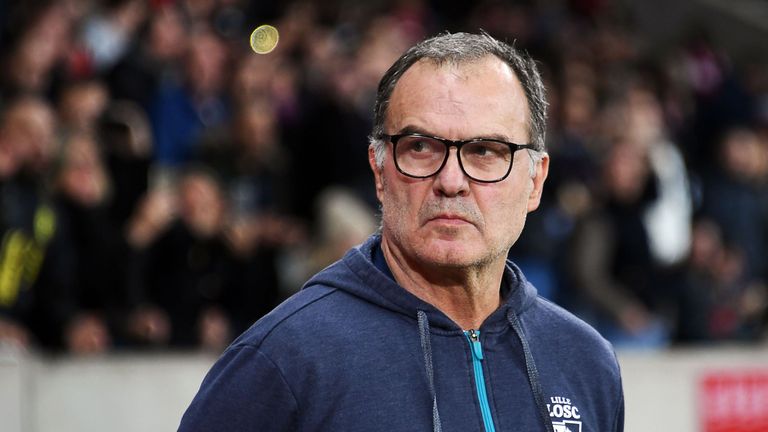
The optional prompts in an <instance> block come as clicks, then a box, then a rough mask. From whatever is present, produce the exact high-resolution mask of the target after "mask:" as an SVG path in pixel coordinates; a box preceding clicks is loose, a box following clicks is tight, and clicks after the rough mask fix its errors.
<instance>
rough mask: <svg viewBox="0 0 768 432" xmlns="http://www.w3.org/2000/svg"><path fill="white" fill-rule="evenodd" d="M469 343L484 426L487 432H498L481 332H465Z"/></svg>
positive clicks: (472, 330)
mask: <svg viewBox="0 0 768 432" xmlns="http://www.w3.org/2000/svg"><path fill="white" fill-rule="evenodd" d="M464 334H465V335H466V336H467V341H469V349H470V351H472V368H473V369H474V372H475V387H476V388H477V399H478V400H479V401H480V413H482V415H483V425H484V426H485V431H486V432H496V427H495V426H494V425H493V417H491V405H490V404H489V403H488V392H487V391H486V388H485V375H484V374H483V363H482V361H483V346H482V345H481V344H480V330H474V329H471V330H467V331H465V332H464Z"/></svg>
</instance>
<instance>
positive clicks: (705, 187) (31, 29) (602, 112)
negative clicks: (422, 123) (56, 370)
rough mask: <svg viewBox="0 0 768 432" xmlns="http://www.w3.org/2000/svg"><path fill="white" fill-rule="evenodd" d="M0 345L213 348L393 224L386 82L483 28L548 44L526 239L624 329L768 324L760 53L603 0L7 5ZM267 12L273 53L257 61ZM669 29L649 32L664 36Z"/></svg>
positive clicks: (537, 53)
mask: <svg viewBox="0 0 768 432" xmlns="http://www.w3.org/2000/svg"><path fill="white" fill-rule="evenodd" d="M0 17H1V19H2V22H0V47H2V49H0V65H1V67H0V233H2V234H1V235H2V244H1V245H0V344H15V345H19V346H22V347H31V348H33V349H46V350H53V351H67V352H72V353H98V352H107V351H114V350H124V349H131V350H134V349H168V348H172V349H205V350H212V351H218V350H221V349H222V348H223V347H225V346H226V345H227V344H228V343H229V342H230V341H231V340H232V338H233V337H235V336H236V335H237V334H239V333H240V332H242V331H243V330H245V329H246V328H247V327H248V326H249V325H250V324H251V323H253V322H254V321H255V320H257V319H258V318H259V317H260V316H262V315H263V314H264V313H266V312H267V311H269V310H270V309H271V308H272V307H274V306H275V305H276V304H277V303H278V302H279V301H280V300H281V299H283V298H285V297H286V296H287V295H290V294H291V293H292V292H295V291H296V290H297V289H299V288H300V286H301V284H302V283H303V281H305V280H306V278H307V277H308V276H310V275H311V274H313V273H314V272H315V271H317V270H319V269H321V268H322V267H324V266H326V265H327V264H329V263H330V262H332V261H334V260H335V259H337V258H338V257H340V255H341V254H343V253H344V251H346V250H347V249H348V248H349V247H351V246H353V245H355V244H357V243H359V242H361V241H362V240H363V239H364V238H366V237H367V236H368V235H369V234H370V233H372V232H373V231H375V229H376V227H377V223H378V222H377V219H376V212H377V203H376V198H375V195H374V187H373V181H372V176H371V174H370V172H369V168H368V162H367V135H368V133H369V132H370V128H371V119H372V105H373V100H374V97H375V91H376V85H377V83H378V80H379V78H380V77H381V75H382V74H383V73H384V71H385V70H386V68H388V67H389V65H390V64H391V63H392V62H393V61H394V60H395V59H396V58H397V57H398V56H399V55H400V54H401V53H402V52H403V51H404V50H405V49H406V48H407V47H408V46H410V45H411V44H413V43H415V42H416V41H419V40H421V39H423V38H424V37H426V36H429V35H432V34H435V33H437V32H440V31H444V30H450V31H477V30H478V29H484V30H485V31H487V32H489V33H490V34H492V35H494V36H496V37H498V38H501V39H506V40H508V41H515V45H516V46H517V47H518V48H521V49H524V50H526V51H528V52H529V53H531V55H532V56H534V57H535V58H536V59H538V60H539V61H540V62H541V66H542V69H543V73H544V76H545V80H546V82H547V87H548V97H549V101H550V107H549V131H548V136H547V137H548V138H547V140H548V143H547V145H548V151H549V152H550V155H551V157H552V163H551V169H550V177H549V179H548V182H547V187H546V188H545V197H544V200H543V203H542V207H541V208H540V209H539V210H537V211H536V212H535V213H534V214H532V215H531V216H530V217H529V219H528V225H527V228H526V230H525V231H524V233H523V236H522V237H521V239H520V241H519V242H518V244H517V245H515V247H514V248H513V250H512V251H511V253H510V255H511V256H510V257H511V258H512V259H513V260H514V261H515V262H517V263H518V264H519V265H520V266H521V267H522V268H523V270H524V272H525V273H526V274H527V275H529V277H530V279H531V280H532V281H533V282H534V284H535V285H536V286H537V288H538V289H539V291H540V293H541V294H542V295H544V296H546V297H548V298H550V299H552V300H553V301H555V302H557V303H559V304H561V305H563V306H565V307H567V308H569V309H570V310H572V311H574V312H576V313H577V314H579V315H580V316H581V317H583V318H584V319H585V320H587V321H589V322H590V323H592V324H593V325H595V326H596V327H597V328H598V329H599V330H600V331H601V332H602V333H603V334H604V335H605V336H606V337H608V338H609V339H610V340H611V341H612V342H614V343H615V344H616V346H618V347H646V348H660V347H666V346H670V345H673V344H684V343H722V342H727V341H730V342H734V341H739V342H747V341H748V342H753V343H760V342H762V341H765V340H766V324H767V322H768V313H767V312H766V311H767V306H768V288H767V286H766V281H768V266H767V265H766V260H765V258H764V257H765V255H766V252H767V250H766V249H768V73H767V72H768V70H767V68H766V63H765V59H760V58H759V57H758V56H754V57H749V58H746V59H735V58H732V56H729V55H728V53H726V52H724V51H723V50H721V49H720V48H719V47H718V44H717V43H715V42H714V41H712V40H711V39H710V38H709V37H708V35H707V33H706V32H705V31H703V30H700V29H696V28H695V27H693V26H691V27H689V28H686V30H685V31H681V32H680V35H679V38H678V39H677V40H676V41H675V42H674V43H672V44H669V45H668V46H666V47H665V49H663V50H658V49H650V48H651V47H649V46H648V45H647V42H646V40H645V39H644V38H643V34H641V33H640V32H638V31H636V29H635V27H634V25H633V17H632V14H631V13H630V11H628V10H626V9H625V8H622V7H621V2H617V1H610V0H570V1H565V0H563V1H552V0H527V1H519V2H518V1H515V2H508V1H496V0H483V1H477V2H461V1H458V0H443V1H436V0H435V1H428V0H399V1H370V2H357V1H345V0H334V1H322V2H320V1H316V2H313V1H302V0H295V1H283V2H256V1H244V0H102V1H98V0H34V1H25V2H10V1H0ZM263 23H269V24H271V25H274V26H275V27H276V28H277V29H278V30H279V31H280V39H279V44H278V46H277V48H276V49H275V50H274V51H273V52H271V53H269V54H266V55H257V54H255V53H254V52H252V51H251V50H250V48H249V43H248V42H249V35H250V32H251V31H252V30H253V29H254V28H255V27H256V26H258V25H259V24H263ZM654 48H655V47H654Z"/></svg>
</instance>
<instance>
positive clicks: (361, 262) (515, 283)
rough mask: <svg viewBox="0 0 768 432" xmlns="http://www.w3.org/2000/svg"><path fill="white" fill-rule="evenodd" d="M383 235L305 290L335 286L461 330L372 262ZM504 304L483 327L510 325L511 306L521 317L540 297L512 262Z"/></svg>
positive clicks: (448, 328)
mask: <svg viewBox="0 0 768 432" xmlns="http://www.w3.org/2000/svg"><path fill="white" fill-rule="evenodd" d="M380 246H381V236H380V235H379V234H374V235H372V236H371V237H369V238H368V240H366V242H365V243H363V244H361V245H360V246H358V247H356V248H353V249H351V250H350V251H349V252H347V254H346V255H345V256H344V257H343V258H342V259H341V260H340V261H338V262H336V263H335V264H333V265H331V266H330V267H328V268H326V269H325V270H323V271H322V272H320V273H318V274H317V275H315V276H314V277H313V278H312V279H310V280H309V281H307V283H306V284H305V285H304V288H303V289H308V288H311V287H312V286H313V285H325V286H329V287H334V288H337V289H340V290H342V291H345V292H347V293H349V294H352V295H354V296H356V297H359V298H361V299H363V300H365V301H367V302H370V303H373V304H375V305H377V306H380V307H382V308H385V309H388V310H391V311H393V312H396V313H399V314H402V315H405V316H407V317H409V318H410V319H413V320H416V319H417V312H418V311H424V312H425V313H426V314H427V315H428V317H429V322H430V325H431V327H433V328H436V329H442V330H445V331H461V328H460V327H459V326H458V325H457V324H456V323H455V322H453V321H452V320H451V319H450V318H448V316H446V315H445V314H444V313H443V312H441V311H440V310H439V309H437V308H436V307H434V306H432V305H431V304H429V303H427V302H425V301H423V300H421V299H419V298H418V297H416V296H415V295H413V294H411V293H410V292H408V291H407V290H405V289H404V288H403V287H401V286H400V285H398V284H397V282H395V281H394V280H393V279H392V278H391V277H390V276H389V275H387V274H385V273H384V272H382V271H381V270H380V269H379V268H378V267H376V265H375V264H374V262H373V256H374V252H375V251H376V250H377V249H378V253H381V249H380ZM501 293H502V296H503V297H504V302H503V304H502V305H501V306H500V307H499V309H497V310H496V311H495V312H493V313H492V314H491V315H490V316H489V317H488V318H487V319H486V320H485V322H484V323H483V325H482V326H481V329H483V330H493V329H497V328H500V327H501V326H503V327H508V326H509V322H508V321H507V318H506V315H507V313H508V311H509V309H512V310H513V311H514V314H515V315H517V316H519V315H520V314H521V313H522V312H523V311H525V310H526V309H527V308H528V307H530V306H531V305H532V304H533V303H534V301H535V300H536V297H537V292H536V288H534V287H533V286H532V285H531V284H530V283H528V281H527V280H526V279H525V277H524V276H523V274H522V272H521V271H520V269H519V268H518V267H517V266H516V265H515V264H513V263H512V262H511V261H507V266H506V268H505V271H504V276H503V279H502V286H501Z"/></svg>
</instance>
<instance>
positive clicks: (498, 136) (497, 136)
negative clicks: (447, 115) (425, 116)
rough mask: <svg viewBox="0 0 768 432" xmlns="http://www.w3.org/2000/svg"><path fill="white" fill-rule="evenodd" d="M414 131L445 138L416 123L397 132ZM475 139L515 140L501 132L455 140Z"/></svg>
mask: <svg viewBox="0 0 768 432" xmlns="http://www.w3.org/2000/svg"><path fill="white" fill-rule="evenodd" d="M412 133H416V134H421V135H427V136H432V137H438V138H444V137H441V136H439V135H436V134H434V133H432V132H430V131H428V130H426V129H424V128H422V127H419V126H416V125H405V126H403V127H402V128H400V130H399V131H398V132H397V134H398V135H402V134H412ZM475 139H489V140H497V141H504V142H513V141H512V140H510V139H509V137H508V136H506V135H504V134H499V133H492V134H488V135H480V136H476V137H472V138H466V139H461V140H454V141H469V140H475Z"/></svg>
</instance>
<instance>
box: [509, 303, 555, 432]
mask: <svg viewBox="0 0 768 432" xmlns="http://www.w3.org/2000/svg"><path fill="white" fill-rule="evenodd" d="M507 321H509V324H510V325H512V329H514V330H515V333H516V334H517V338H518V339H520V344H521V345H522V346H523V354H524V355H525V368H526V369H527V370H528V383H529V384H530V385H531V391H532V392H533V398H534V399H535V400H536V406H537V407H538V408H539V415H541V419H542V421H543V422H544V427H545V428H546V429H547V431H548V432H554V430H555V428H554V426H552V421H551V420H550V419H549V411H547V408H546V405H545V404H544V392H543V391H542V389H541V382H540V381H539V371H538V370H537V369H536V362H535V361H534V360H533V354H532V353H531V347H530V346H529V345H528V339H527V338H526V337H525V333H524V332H523V328H522V327H521V326H520V321H518V319H517V315H515V312H514V311H513V310H512V309H510V310H509V312H507Z"/></svg>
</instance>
